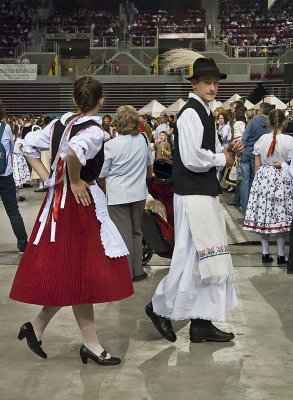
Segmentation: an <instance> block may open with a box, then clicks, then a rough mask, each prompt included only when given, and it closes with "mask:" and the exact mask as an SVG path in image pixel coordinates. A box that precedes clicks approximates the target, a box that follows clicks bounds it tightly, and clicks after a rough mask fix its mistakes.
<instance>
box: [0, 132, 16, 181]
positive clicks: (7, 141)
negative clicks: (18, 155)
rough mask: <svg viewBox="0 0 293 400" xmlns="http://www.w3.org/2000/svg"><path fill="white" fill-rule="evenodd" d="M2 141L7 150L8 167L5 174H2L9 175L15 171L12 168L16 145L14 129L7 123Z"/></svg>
mask: <svg viewBox="0 0 293 400" xmlns="http://www.w3.org/2000/svg"><path fill="white" fill-rule="evenodd" d="M1 143H2V144H3V145H4V147H5V150H6V157H7V167H6V170H5V172H4V174H2V175H0V176H8V175H11V174H12V171H13V170H12V154H13V147H14V142H13V136H12V131H11V128H10V126H9V125H8V124H5V129H4V132H3V136H2V140H1Z"/></svg>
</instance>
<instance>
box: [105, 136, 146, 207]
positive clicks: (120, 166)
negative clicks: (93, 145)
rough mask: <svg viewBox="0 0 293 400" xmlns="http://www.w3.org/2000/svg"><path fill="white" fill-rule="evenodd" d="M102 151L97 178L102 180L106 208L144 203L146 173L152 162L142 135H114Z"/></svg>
mask: <svg viewBox="0 0 293 400" xmlns="http://www.w3.org/2000/svg"><path fill="white" fill-rule="evenodd" d="M104 151H105V161H104V165H103V168H102V171H101V173H100V177H101V178H106V192H107V200H108V205H115V204H125V203H133V202H135V201H141V200H145V199H146V198H147V194H148V192H147V186H146V172H147V171H146V170H147V166H149V165H152V164H153V161H152V156H151V150H150V148H149V146H148V144H147V142H146V139H145V138H144V136H143V135H142V134H138V135H118V136H117V137H116V138H114V139H111V140H109V141H108V142H107V143H105V150H104Z"/></svg>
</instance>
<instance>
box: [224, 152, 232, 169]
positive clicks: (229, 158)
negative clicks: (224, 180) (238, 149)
mask: <svg viewBox="0 0 293 400" xmlns="http://www.w3.org/2000/svg"><path fill="white" fill-rule="evenodd" d="M224 154H225V157H226V166H227V167H232V165H233V164H234V161H235V156H234V154H233V153H232V152H231V151H229V150H228V148H227V147H225V148H224Z"/></svg>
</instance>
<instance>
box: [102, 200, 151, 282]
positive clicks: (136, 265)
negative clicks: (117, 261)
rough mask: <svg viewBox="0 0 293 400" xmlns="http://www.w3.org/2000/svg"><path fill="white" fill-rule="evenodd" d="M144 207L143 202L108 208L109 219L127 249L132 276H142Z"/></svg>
mask: <svg viewBox="0 0 293 400" xmlns="http://www.w3.org/2000/svg"><path fill="white" fill-rule="evenodd" d="M144 207H145V200H141V201H135V202H133V203H127V204H117V205H113V206H108V210H109V215H110V218H111V220H112V221H113V222H114V224H115V225H116V227H117V229H118V231H119V232H120V235H121V236H122V238H123V240H124V242H125V244H126V247H127V248H128V251H129V255H128V261H129V265H130V268H131V272H132V275H133V276H138V275H141V274H143V267H142V238H143V235H142V231H141V222H142V216H143V210H144Z"/></svg>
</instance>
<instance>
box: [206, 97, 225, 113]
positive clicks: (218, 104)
mask: <svg viewBox="0 0 293 400" xmlns="http://www.w3.org/2000/svg"><path fill="white" fill-rule="evenodd" d="M217 107H222V103H221V102H220V101H219V100H216V99H214V100H213V101H210V102H209V108H210V110H212V111H214V110H215V109H216V108H217Z"/></svg>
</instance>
